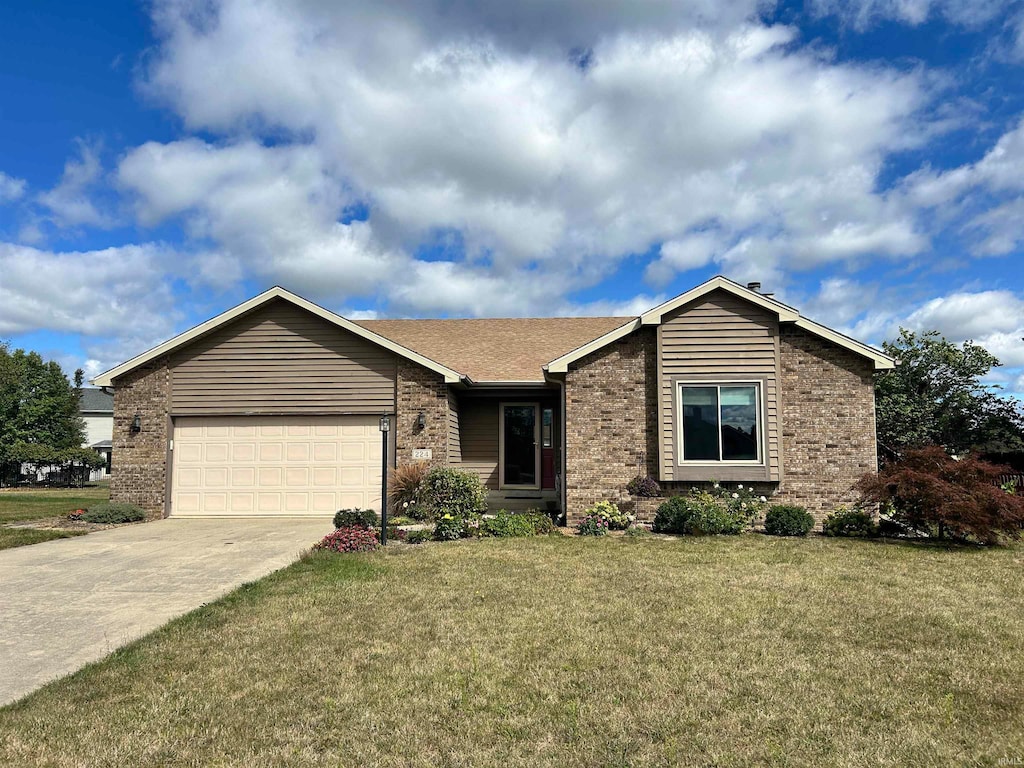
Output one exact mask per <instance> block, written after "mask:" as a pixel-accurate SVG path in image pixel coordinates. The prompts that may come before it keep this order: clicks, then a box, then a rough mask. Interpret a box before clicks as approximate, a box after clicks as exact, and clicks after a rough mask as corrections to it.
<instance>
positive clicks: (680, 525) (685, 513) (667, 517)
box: [651, 496, 690, 533]
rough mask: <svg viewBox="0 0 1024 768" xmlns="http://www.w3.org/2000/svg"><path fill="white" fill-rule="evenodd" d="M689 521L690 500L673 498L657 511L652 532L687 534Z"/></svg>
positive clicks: (681, 497) (684, 497)
mask: <svg viewBox="0 0 1024 768" xmlns="http://www.w3.org/2000/svg"><path fill="white" fill-rule="evenodd" d="M689 519H690V501H689V498H688V497H686V496H673V497H672V498H670V499H669V500H668V501H666V502H665V503H664V504H662V505H661V506H659V507H658V509H657V511H655V513H654V523H653V524H652V525H651V530H653V531H654V532H655V533H686V524H687V522H688V521H689Z"/></svg>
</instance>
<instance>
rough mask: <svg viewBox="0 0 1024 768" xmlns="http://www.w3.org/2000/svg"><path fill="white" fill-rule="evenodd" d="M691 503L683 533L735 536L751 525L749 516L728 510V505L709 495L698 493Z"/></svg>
mask: <svg viewBox="0 0 1024 768" xmlns="http://www.w3.org/2000/svg"><path fill="white" fill-rule="evenodd" d="M693 501H694V502H695V503H694V504H693V508H692V509H691V511H690V518H689V520H688V521H687V525H686V531H685V533H690V534H693V535H695V536H716V535H719V534H724V535H728V536H735V535H736V534H738V533H742V532H743V529H744V528H746V527H747V526H749V525H750V523H751V517H750V515H748V514H746V513H742V512H740V511H739V510H734V509H730V507H729V505H728V504H726V503H723V502H722V501H721V500H720V499H716V498H715V497H714V496H712V495H711V494H708V493H705V492H698V493H697V494H695V496H694V499H693Z"/></svg>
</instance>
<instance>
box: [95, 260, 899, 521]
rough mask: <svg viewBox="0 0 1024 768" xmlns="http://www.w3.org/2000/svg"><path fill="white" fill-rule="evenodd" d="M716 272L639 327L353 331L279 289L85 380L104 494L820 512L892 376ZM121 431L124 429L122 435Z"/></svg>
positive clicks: (869, 428) (197, 500)
mask: <svg viewBox="0 0 1024 768" xmlns="http://www.w3.org/2000/svg"><path fill="white" fill-rule="evenodd" d="M756 287H757V286H756V284H752V285H751V286H750V287H743V286H741V285H738V284H736V283H734V282H732V281H730V280H727V279H725V278H722V277H716V278H714V279H712V280H710V281H708V282H706V283H704V284H703V285H701V286H699V287H697V288H694V289H693V290H691V291H688V292H687V293H684V294H682V295H680V296H678V297H676V298H674V299H672V300H671V301H668V302H665V303H664V304H662V305H660V306H658V307H654V308H653V309H651V310H650V311H648V312H645V313H644V314H643V315H641V316H639V317H591V318H526V319H499V320H495V319H487V320H374V321H364V322H359V323H356V322H352V321H350V320H346V319H345V318H343V317H340V316H338V315H336V314H334V313H332V312H329V311H327V310H325V309H323V308H321V307H318V306H316V305H315V304H312V303H311V302H309V301H306V300H305V299H303V298H301V297H299V296H296V295H294V294H292V293H289V292H288V291H285V290H283V289H281V288H273V289H271V290H269V291H266V292H265V293H262V294H260V295H259V296H257V297H255V298H253V299H251V300H249V301H247V302H245V303H243V304H241V305H239V306H237V307H235V308H234V309H231V310H229V311H227V312H225V313H223V314H221V315H219V316H217V317H215V318H213V319H212V320H209V321H207V322H205V323H203V324H201V325H199V326H197V327H195V328H193V329H192V330H190V331H187V332H185V333H183V334H181V335H179V336H177V337H175V338H173V339H171V340H170V341H168V342H166V343H164V344H161V345H160V346H158V347H155V348H154V349H152V350H150V351H148V352H146V353H144V354H142V355H139V356H138V357H136V358H134V359H133V360H129V361H128V362H126V363H124V364H123V365H120V366H118V367H116V368H114V369H112V370H110V371H108V372H107V373H105V374H102V375H101V376H99V377H97V378H96V380H95V381H94V383H95V384H97V385H99V386H104V387H113V388H114V389H115V410H114V438H113V444H114V445H113V447H114V478H113V481H112V497H113V498H114V499H115V500H117V501H125V502H131V503H135V504H138V505H140V506H142V507H144V508H145V509H147V511H149V512H150V514H151V515H153V516H161V515H168V514H170V515H174V516H186V515H309V514H322V515H327V514H330V513H332V512H333V511H335V510H336V509H339V508H342V507H351V506H363V507H366V506H369V507H378V508H379V504H380V486H381V472H382V470H381V463H382V458H383V457H382V452H381V434H380V432H379V430H378V423H379V419H380V417H381V416H382V415H389V416H391V417H392V419H391V421H392V429H391V432H390V435H389V437H390V441H391V442H390V451H389V454H390V455H389V456H388V459H387V461H388V465H389V466H395V464H396V463H397V464H406V463H408V462H412V461H420V460H422V461H427V462H429V463H431V464H435V465H436V464H440V465H449V466H454V467H460V468H462V469H466V470H469V471H471V472H474V473H476V474H477V475H479V477H480V478H481V480H483V482H484V484H485V485H486V486H487V488H488V490H489V494H490V501H491V504H492V508H493V507H506V508H524V507H528V506H534V507H536V506H552V507H557V508H560V509H563V510H565V511H566V512H567V517H568V519H569V521H570V522H571V521H573V520H575V519H578V518H579V517H580V516H581V514H582V512H583V510H584V509H585V508H586V507H587V506H588V505H590V504H592V503H594V502H595V501H598V500H600V499H611V500H613V501H616V502H618V503H620V505H623V506H626V507H628V508H631V509H634V510H635V511H636V513H637V514H638V516H639V517H641V518H642V519H643V518H647V519H649V518H650V517H651V516H652V514H653V511H654V509H655V507H656V504H657V503H658V502H657V500H652V499H632V498H631V497H630V496H629V494H628V493H627V492H626V489H625V488H626V484H627V483H628V482H629V480H630V479H631V478H632V477H634V476H635V475H637V474H638V473H641V474H649V475H651V476H652V477H654V478H655V479H657V480H658V481H659V482H660V483H661V485H662V488H663V489H664V491H665V492H666V493H677V492H684V491H686V490H688V489H689V488H690V487H692V486H694V485H696V484H699V483H707V482H710V481H713V480H720V481H723V482H730V483H732V482H736V483H744V484H753V485H754V486H755V487H757V488H761V489H763V492H765V493H774V494H775V495H776V498H777V499H778V500H780V501H787V502H793V503H799V504H803V505H806V506H807V507H808V508H809V509H811V510H812V512H814V514H815V515H816V516H818V517H821V516H822V515H824V514H825V513H827V511H828V510H830V509H831V508H832V507H834V506H835V505H837V504H840V503H849V502H851V501H853V500H854V492H853V490H852V485H853V483H854V482H855V481H856V479H857V478H858V477H859V476H861V475H862V474H863V473H865V472H871V471H874V470H875V466H876V443H875V410H874V408H875V401H874V388H873V384H872V375H873V374H874V372H875V371H876V370H879V369H886V368H891V367H892V366H893V364H894V363H893V361H892V359H891V358H889V357H887V356H885V355H884V354H882V353H881V352H879V351H877V350H875V349H873V348H872V347H869V346H866V345H864V344H861V343H860V342H858V341H855V340H853V339H850V338H848V337H846V336H843V335H842V334H839V333H837V332H836V331H833V330H830V329H829V328H826V327H825V326H822V325H819V324H818V323H815V322H813V321H810V320H808V319H806V318H804V317H801V316H800V314H799V312H797V311H796V310H795V309H793V308H792V307H789V306H786V305H785V304H782V303H781V302H778V301H776V300H775V299H773V298H771V297H770V296H768V295H764V294H762V293H760V292H759V291H758V290H756V289H755V288H756ZM133 422H134V426H133Z"/></svg>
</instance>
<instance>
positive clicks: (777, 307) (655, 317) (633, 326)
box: [545, 275, 896, 373]
mask: <svg viewBox="0 0 1024 768" xmlns="http://www.w3.org/2000/svg"><path fill="white" fill-rule="evenodd" d="M712 291H726V292H727V293H731V294H733V295H734V296H737V297H739V298H740V299H743V300H745V301H749V302H750V303H752V304H756V305H757V306H759V307H762V308H764V309H766V310H768V311H769V312H772V313H773V314H775V315H776V316H777V317H778V318H779V322H780V323H793V324H794V325H796V326H797V327H798V328H803V329H804V330H806V331H808V332H810V333H813V334H814V335H816V336H821V337H822V338H824V339H827V340H829V341H831V342H833V343H834V344H838V345H839V346H841V347H845V348H846V349H849V350H850V351H851V352H855V353H856V354H858V355H861V356H862V357H866V358H868V359H869V360H871V361H872V362H873V363H874V365H875V370H886V369H889V368H893V367H895V365H896V361H895V360H893V359H892V358H891V357H889V356H888V355H886V354H884V353H883V352H880V351H879V350H877V349H875V348H874V347H871V346H868V345H867V344H864V343H862V342H859V341H857V340H856V339H852V338H850V337H849V336H846V335H844V334H842V333H839V332H838V331H834V330H832V329H831V328H828V327H827V326H824V325H822V324H821V323H816V322H814V321H813V320H808V319H807V318H805V317H801V315H800V313H799V312H798V311H797V310H795V309H794V308H793V307H791V306H789V305H788V304H783V303H782V302H781V301H777V300H776V299H774V298H772V297H770V296H765V295H764V294H763V293H759V292H758V291H754V290H751V289H750V288H747V287H745V286H742V285H740V284H739V283H736V282H733V281H732V280H729V279H728V278H726V277H722V276H721V275H717V276H716V277H713V278H711V279H710V280H708V281H707V282H705V283H702V284H700V285H698V286H697V287H696V288H693V289H691V290H689V291H687V292H686V293H682V294H680V295H678V296H676V297H675V298H674V299H669V300H668V301H666V302H664V303H662V304H659V305H658V306H656V307H654V308H653V309H649V310H647V311H646V312H644V313H643V314H642V315H640V317H638V318H636V319H635V320H634V321H633V322H631V323H627V324H626V325H623V326H621V327H619V328H616V329H614V330H612V331H610V332H608V333H606V334H605V335H603V336H601V337H599V338H596V339H593V340H592V341H590V342H588V343H586V344H584V345H582V346H580V347H578V348H577V349H574V350H573V351H571V352H569V353H567V354H565V355H562V356H561V357H559V358H556V359H554V360H552V361H551V362H550V363H548V364H547V366H545V370H546V371H548V372H549V373H565V372H566V371H568V370H569V365H571V364H572V363H574V362H576V361H577V360H580V359H581V358H584V357H586V356H587V355H589V354H590V353H591V352H596V351H597V350H599V349H601V348H602V347H605V346H607V345H608V344H611V343H612V342H613V341H616V340H617V339H621V338H622V337H623V336H627V335H629V334H630V333H632V332H633V331H635V330H637V329H638V328H640V327H642V326H644V325H660V324H661V322H662V319H663V318H664V317H665V315H667V314H669V313H671V312H673V311H675V310H676V309H678V308H679V307H682V306H685V305H686V304H689V303H690V302H693V301H696V300H697V299H700V298H703V297H704V296H706V295H707V294H709V293H711V292H712Z"/></svg>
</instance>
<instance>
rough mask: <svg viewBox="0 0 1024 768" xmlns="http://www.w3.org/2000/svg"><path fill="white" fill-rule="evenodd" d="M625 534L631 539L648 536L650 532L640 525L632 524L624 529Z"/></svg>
mask: <svg viewBox="0 0 1024 768" xmlns="http://www.w3.org/2000/svg"><path fill="white" fill-rule="evenodd" d="M626 535H627V536H628V537H629V538H631V539H642V538H643V537H645V536H650V535H651V532H650V531H649V530H647V529H646V528H644V527H643V526H642V525H632V526H630V527H629V528H627V529H626Z"/></svg>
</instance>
